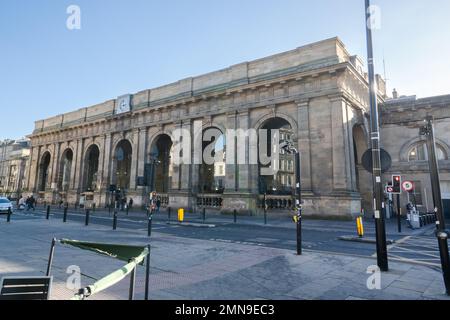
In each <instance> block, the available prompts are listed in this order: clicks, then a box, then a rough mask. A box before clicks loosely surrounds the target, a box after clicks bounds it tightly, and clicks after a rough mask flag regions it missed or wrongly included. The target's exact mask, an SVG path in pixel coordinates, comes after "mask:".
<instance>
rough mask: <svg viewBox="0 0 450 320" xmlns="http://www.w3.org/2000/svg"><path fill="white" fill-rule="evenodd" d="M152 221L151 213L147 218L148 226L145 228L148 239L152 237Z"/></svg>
mask: <svg viewBox="0 0 450 320" xmlns="http://www.w3.org/2000/svg"><path fill="white" fill-rule="evenodd" d="M152 220H153V211H152V212H151V213H150V215H149V216H148V226H147V235H148V236H149V237H151V236H152Z"/></svg>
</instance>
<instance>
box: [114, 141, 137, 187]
mask: <svg viewBox="0 0 450 320" xmlns="http://www.w3.org/2000/svg"><path fill="white" fill-rule="evenodd" d="M132 152H133V147H132V146H131V143H130V142H129V141H128V140H122V141H120V142H119V143H118V145H117V147H116V150H115V153H114V169H115V172H114V178H115V179H114V181H115V184H116V187H117V189H118V190H121V191H127V190H128V189H129V188H130V177H131V159H132Z"/></svg>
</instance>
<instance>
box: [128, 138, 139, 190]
mask: <svg viewBox="0 0 450 320" xmlns="http://www.w3.org/2000/svg"><path fill="white" fill-rule="evenodd" d="M138 155H139V129H134V130H133V150H132V156H131V172H130V190H136V178H137V167H138Z"/></svg>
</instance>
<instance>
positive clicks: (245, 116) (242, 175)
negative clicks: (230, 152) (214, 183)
mask: <svg viewBox="0 0 450 320" xmlns="http://www.w3.org/2000/svg"><path fill="white" fill-rule="evenodd" d="M249 126H250V117H249V112H248V111H245V112H240V113H239V114H238V117H237V129H241V130H243V131H242V132H244V131H245V132H247V131H248V129H249ZM249 139H250V137H246V138H245V143H244V148H245V155H243V159H245V164H237V171H238V179H237V186H236V188H237V190H238V191H239V192H240V193H250V189H251V186H250V183H251V176H250V174H251V170H250V164H249V161H250V159H249V152H250V150H249V147H250V145H249ZM238 143H239V141H238ZM237 149H238V146H236V151H237Z"/></svg>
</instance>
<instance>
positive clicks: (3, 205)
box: [0, 197, 13, 214]
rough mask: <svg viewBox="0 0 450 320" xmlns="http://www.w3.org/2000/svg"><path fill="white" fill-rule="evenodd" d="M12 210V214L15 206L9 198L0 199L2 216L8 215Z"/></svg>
mask: <svg viewBox="0 0 450 320" xmlns="http://www.w3.org/2000/svg"><path fill="white" fill-rule="evenodd" d="M9 209H11V212H12V211H13V205H12V203H11V201H9V200H8V198H3V197H1V198H0V214H2V213H8V210H9Z"/></svg>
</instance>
